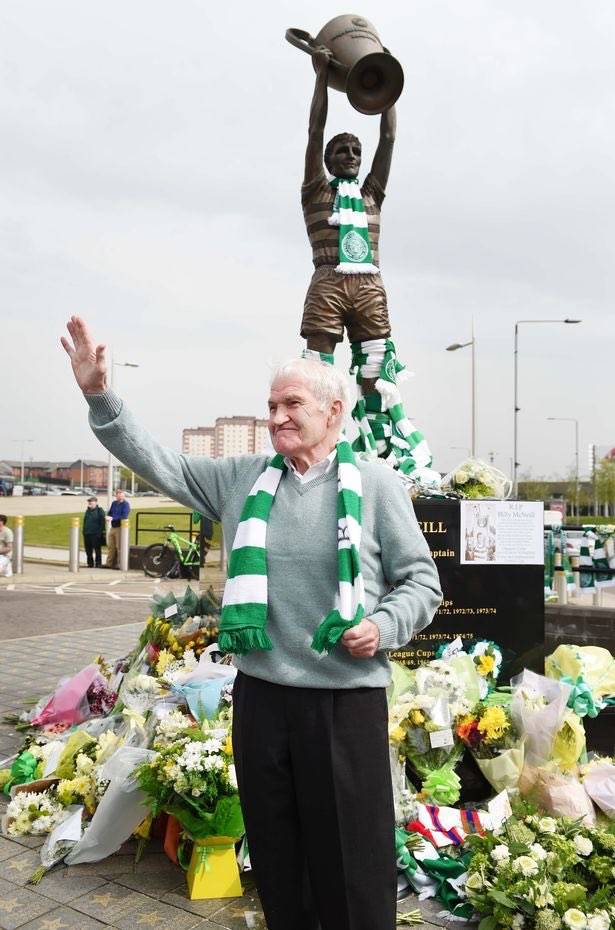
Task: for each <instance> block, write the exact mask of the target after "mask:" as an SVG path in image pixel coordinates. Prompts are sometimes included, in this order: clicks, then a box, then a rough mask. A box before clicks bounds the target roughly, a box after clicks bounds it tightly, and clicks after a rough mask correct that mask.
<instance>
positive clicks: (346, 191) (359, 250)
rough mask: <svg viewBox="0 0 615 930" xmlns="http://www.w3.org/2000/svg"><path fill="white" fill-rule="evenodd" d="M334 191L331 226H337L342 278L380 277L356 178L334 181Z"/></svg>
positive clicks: (337, 269) (336, 267)
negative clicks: (344, 276)
mask: <svg viewBox="0 0 615 930" xmlns="http://www.w3.org/2000/svg"><path fill="white" fill-rule="evenodd" d="M331 186H332V187H333V188H335V201H334V203H333V212H332V214H331V216H330V217H329V219H328V222H329V225H330V226H339V230H340V235H339V265H336V266H335V270H336V271H339V272H340V273H341V274H379V273H380V271H379V269H378V267H377V266H376V265H374V262H373V258H372V247H371V244H370V241H369V230H368V228H367V213H366V212H365V207H364V205H363V197H362V195H361V188H360V187H359V182H358V181H357V179H356V178H333V180H332V181H331Z"/></svg>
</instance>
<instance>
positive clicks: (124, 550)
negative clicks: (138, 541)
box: [120, 520, 130, 572]
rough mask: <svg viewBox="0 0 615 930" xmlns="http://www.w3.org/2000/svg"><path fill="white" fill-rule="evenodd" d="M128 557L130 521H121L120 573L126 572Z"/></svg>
mask: <svg viewBox="0 0 615 930" xmlns="http://www.w3.org/2000/svg"><path fill="white" fill-rule="evenodd" d="M129 556H130V521H129V520H122V523H121V528H120V571H121V572H127V571H128V560H129Z"/></svg>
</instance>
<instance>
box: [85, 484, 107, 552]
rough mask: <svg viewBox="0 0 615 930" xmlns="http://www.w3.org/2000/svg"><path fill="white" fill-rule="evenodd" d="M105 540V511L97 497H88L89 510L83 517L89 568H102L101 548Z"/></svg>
mask: <svg viewBox="0 0 615 930" xmlns="http://www.w3.org/2000/svg"><path fill="white" fill-rule="evenodd" d="M104 539H105V511H104V510H103V509H102V507H99V506H98V498H97V497H88V506H87V510H86V512H85V513H84V515H83V542H84V544H85V554H86V555H87V558H88V568H102V557H101V554H100V547H101V545H102V544H103V542H104Z"/></svg>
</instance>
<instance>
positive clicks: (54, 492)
mask: <svg viewBox="0 0 615 930" xmlns="http://www.w3.org/2000/svg"><path fill="white" fill-rule="evenodd" d="M47 494H48V496H49V497H60V495H61V494H62V488H59V487H58V486H57V485H55V484H48V485H47Z"/></svg>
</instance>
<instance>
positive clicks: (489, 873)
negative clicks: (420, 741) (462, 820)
mask: <svg viewBox="0 0 615 930" xmlns="http://www.w3.org/2000/svg"><path fill="white" fill-rule="evenodd" d="M466 847H467V848H468V849H469V851H470V860H469V865H468V876H467V879H466V883H465V892H466V895H467V898H468V901H469V902H470V903H471V904H472V905H473V906H474V908H475V909H476V911H477V912H478V913H479V914H481V915H482V920H481V922H480V924H479V928H480V930H496V928H499V927H511V928H512V930H566V928H567V930H609V927H610V926H612V921H613V920H614V919H615V901H614V898H615V827H614V826H613V825H609V826H607V827H604V828H593V829H592V828H586V827H583V826H582V825H581V824H580V823H579V821H578V820H573V819H571V818H567V817H560V818H555V817H549V816H541V815H540V814H539V813H536V812H530V809H529V808H528V807H523V806H519V807H518V809H517V811H516V813H515V815H514V816H513V817H511V818H510V819H509V820H507V821H506V823H505V824H503V825H502V826H501V827H499V828H498V829H496V830H493V831H491V832H487V833H486V834H485V835H484V836H479V835H474V836H469V837H467V839H466Z"/></svg>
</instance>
